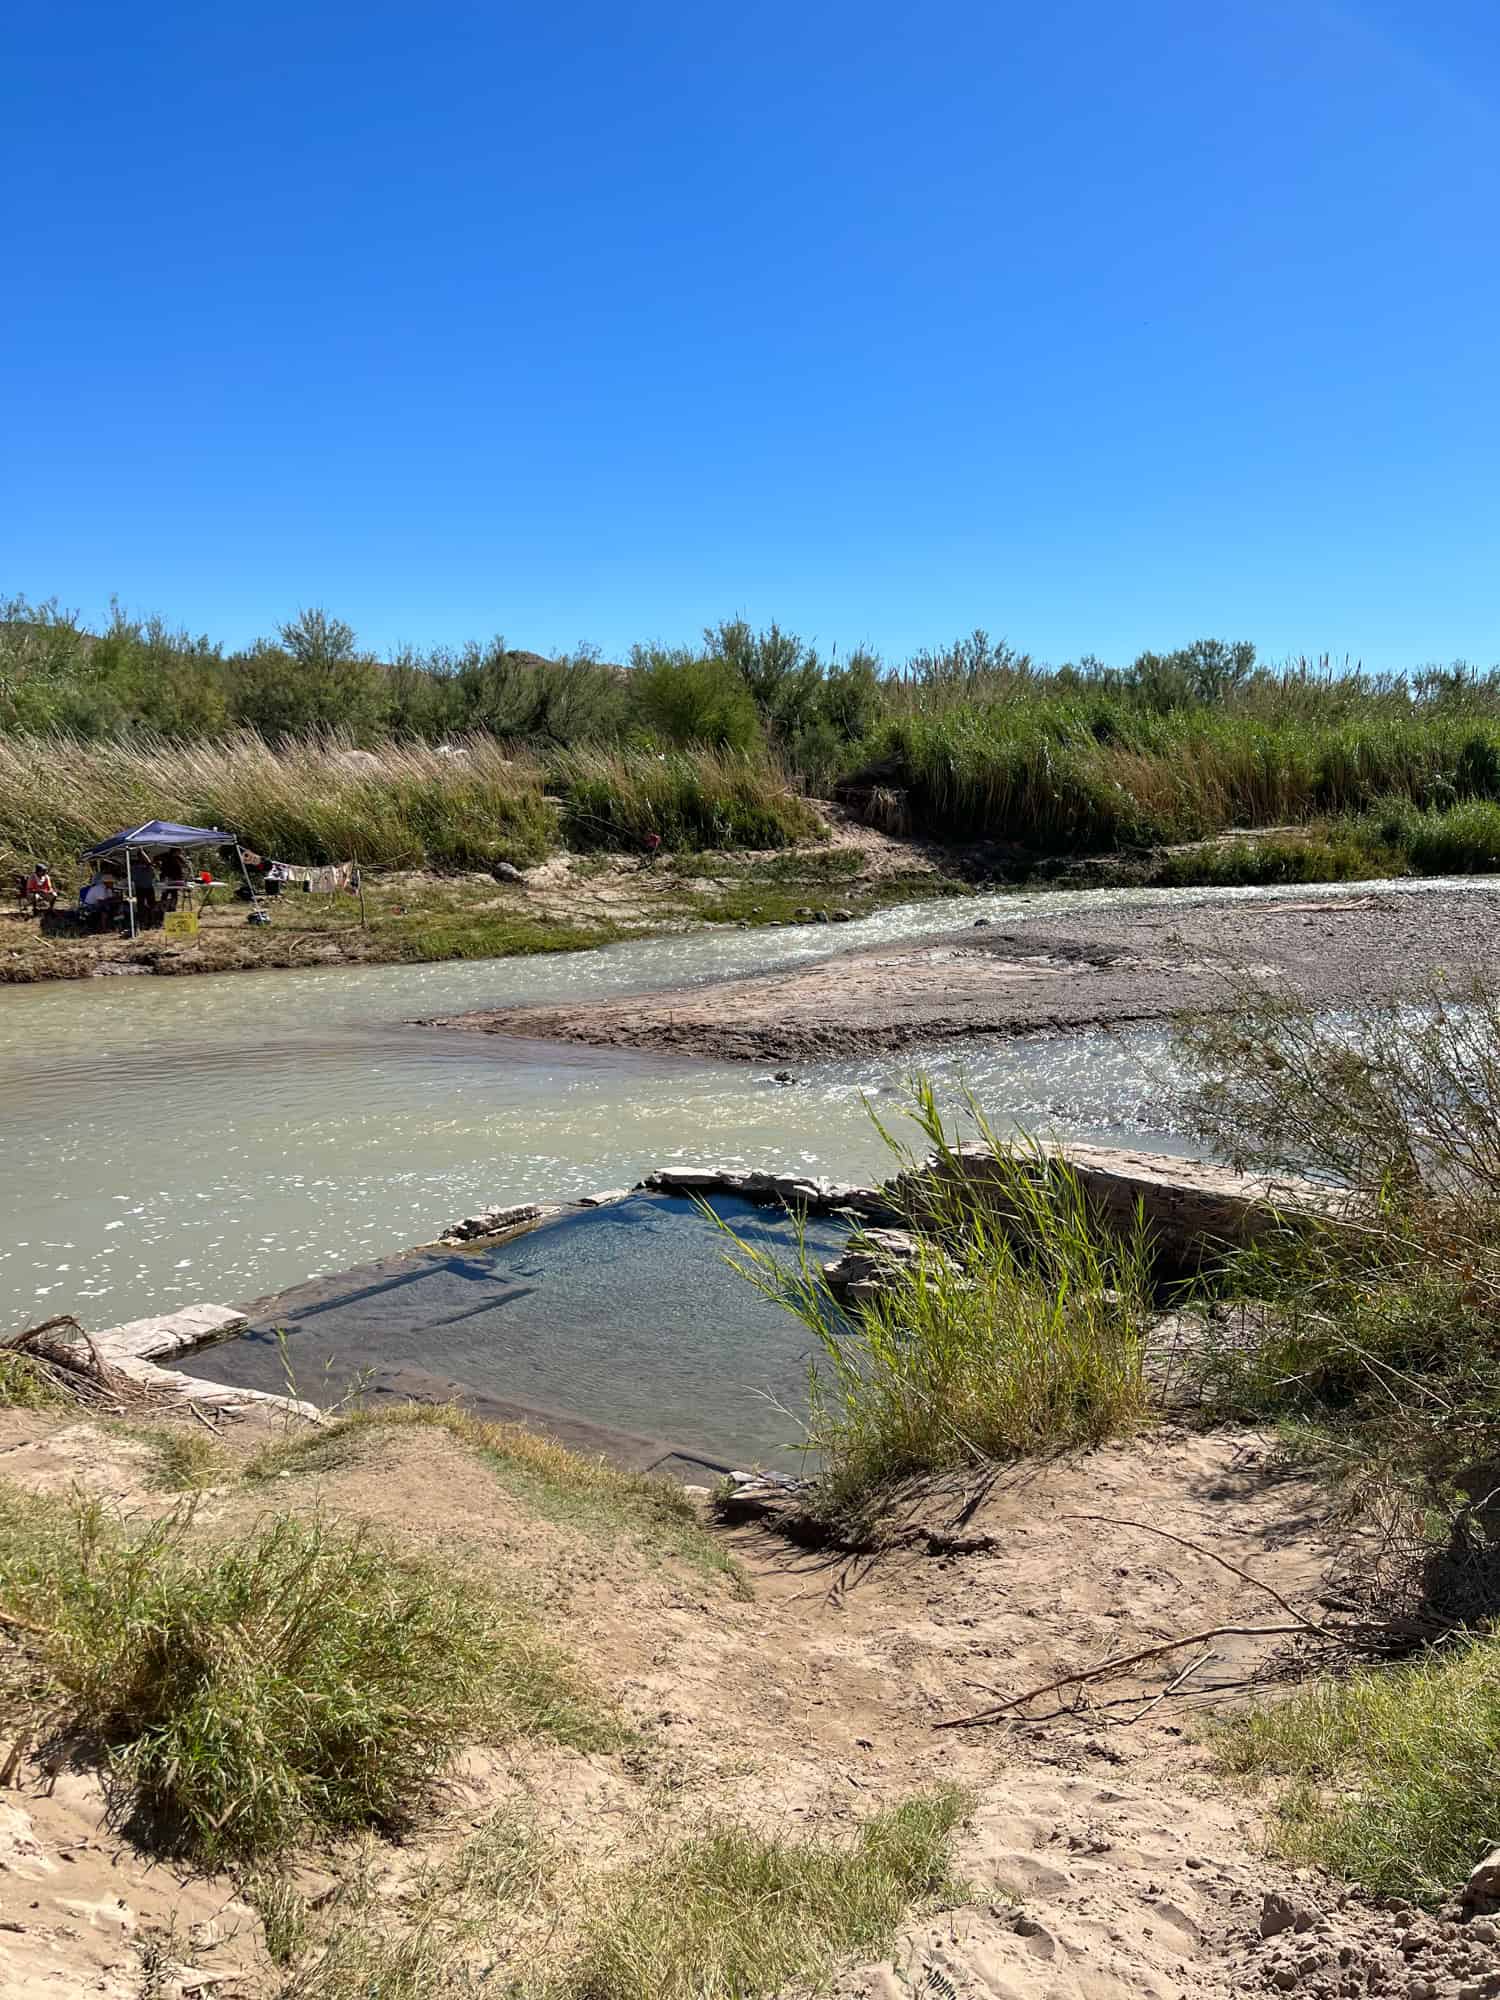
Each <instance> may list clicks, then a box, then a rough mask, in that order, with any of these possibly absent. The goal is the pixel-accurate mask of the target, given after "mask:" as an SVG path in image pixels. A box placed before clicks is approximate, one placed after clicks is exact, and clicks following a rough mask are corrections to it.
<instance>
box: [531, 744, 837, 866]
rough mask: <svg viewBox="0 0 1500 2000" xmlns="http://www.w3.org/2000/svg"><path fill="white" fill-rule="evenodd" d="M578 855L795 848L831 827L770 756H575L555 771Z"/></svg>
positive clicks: (565, 758) (570, 840)
mask: <svg viewBox="0 0 1500 2000" xmlns="http://www.w3.org/2000/svg"><path fill="white" fill-rule="evenodd" d="M552 778H553V783H554V784H555V785H556V787H557V789H558V791H559V792H560V793H561V795H562V798H563V802H564V803H563V824H564V827H565V829H566V833H567V839H568V844H569V846H571V847H575V848H584V849H587V848H601V847H602V848H624V849H627V850H633V849H639V848H641V847H643V845H644V844H645V842H646V841H647V839H648V837H649V836H651V835H653V834H654V835H655V836H657V838H659V840H660V841H661V844H662V846H663V847H666V848H671V849H678V850H684V851H692V850H695V849H700V848H719V847H731V848H732V847H748V848H768V847H789V846H791V845H792V844H793V842H795V841H798V840H809V839H813V838H815V837H816V836H817V835H818V834H819V833H820V832H821V830H822V827H821V822H820V821H819V819H818V817H817V815H816V813H815V812H813V811H812V809H811V808H810V807H809V806H808V805H807V803H806V802H805V801H804V800H803V799H801V798H799V797H798V796H797V795H796V793H795V792H794V791H793V789H792V785H791V781H790V779H789V778H788V777H787V775H786V773H785V772H784V771H782V770H781V769H780V768H779V767H778V766H777V765H776V764H775V763H774V762H771V761H768V760H767V759H766V758H765V757H764V756H759V757H757V756H748V755H744V754H741V753H740V752H737V751H732V750H707V749H700V750H685V751H673V752H671V753H670V754H655V753H652V752H650V751H633V752H629V753H627V752H624V751H607V750H573V751H567V752H565V753H563V754H562V755H560V756H559V757H558V758H557V759H556V760H555V762H554V764H553V767H552Z"/></svg>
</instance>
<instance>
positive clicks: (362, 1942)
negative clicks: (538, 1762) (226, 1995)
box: [253, 1810, 556, 2000]
mask: <svg viewBox="0 0 1500 2000" xmlns="http://www.w3.org/2000/svg"><path fill="white" fill-rule="evenodd" d="M555 1863H556V1856H555V1855H554V1853H553V1852H552V1850H551V1849H550V1848H549V1847H548V1844H547V1843H546V1842H545V1841H544V1840H543V1839H542V1838H541V1837H540V1836H539V1835H538V1833H537V1831H536V1829H535V1828H534V1826H532V1825H531V1824H530V1822H529V1820H527V1819H525V1818H523V1817H522V1816H521V1814H520V1813H518V1812H516V1811H513V1810H506V1811H502V1812H499V1813H497V1814H496V1815H495V1816H494V1817H493V1818H492V1819H490V1820H489V1821H487V1822H486V1823H485V1824H484V1825H482V1826H480V1827H479V1828H478V1829H477V1830H476V1831H475V1832H474V1833H472V1834H471V1835H470V1836H469V1838H468V1839H467V1840H466V1841H465V1842H464V1843H463V1845H462V1846H461V1847H460V1848H459V1850H458V1852H457V1854H456V1855H454V1856H453V1857H452V1859H451V1860H449V1861H448V1862H446V1863H445V1864H442V1865H436V1866H434V1865H431V1864H428V1865H426V1866H423V1867H421V1868H419V1869H418V1870H417V1871H416V1873H415V1875H414V1876H413V1878H412V1879H411V1881H410V1882H409V1883H408V1884H407V1885H406V1886H405V1888H404V1889H403V1891H402V1892H401V1893H400V1894H399V1895H397V1896H395V1897H387V1896H383V1895H382V1894H380V1893H379V1891H378V1890H377V1889H376V1888H375V1886H374V1885H373V1884H372V1883H371V1881H370V1880H369V1877H368V1873H367V1872H365V1873H356V1874H355V1875H354V1876H353V1878H352V1879H351V1880H349V1881H347V1882H345V1883H344V1884H343V1885H342V1887H341V1890H340V1894H339V1898H338V1903H337V1905H336V1909H335V1914H334V1919H333V1922H332V1924H331V1925H330V1926H328V1928H327V1929H326V1931H325V1932H324V1934H323V1935H322V1936H321V1937H318V1938H317V1939H316V1941H314V1939H313V1929H314V1926H313V1923H312V1922H311V1921H310V1915H311V1913H310V1912H309V1910H308V1908H307V1906H306V1903H305V1901H304V1899H303V1898H302V1897H301V1896H300V1895H298V1894H297V1892H296V1890H295V1889H289V1888H288V1886H287V1885H286V1884H285V1883H283V1882H281V1881H278V1880H275V1879H272V1878H268V1879H266V1880H265V1881H264V1882H263V1883H258V1884H256V1885H255V1887H254V1891H253V1893H254V1899H255V1901H256V1904H257V1907H258V1908H259V1910H260V1913H261V1918H262V1921H263V1922H264V1923H265V1926H266V1944H267V1950H268V1952H269V1954H270V1956H271V1959H272V1961H273V1963H275V1964H278V1965H281V1966H283V1967H286V1968H287V1976H286V1978H285V1979H284V1981H283V1982H282V1983H281V1984H280V1985H279V1986H278V1987H277V1989H276V1994H277V2000H430V1996H432V1995H436V1994H444V1995H449V1996H454V2000H459V1996H464V1995H479V1994H488V1993H491V1992H494V1991H495V1990H496V1989H495V1987H494V1985H493V1979H492V1975H493V1973H494V1970H495V1966H496V1962H497V1960H503V1959H505V1958H508V1957H510V1956H511V1954H512V1952H513V1949H514V1947H515V1942H516V1929H517V1925H518V1923H519V1922H520V1921H521V1920H522V1919H523V1918H524V1917H525V1916H526V1914H527V1913H528V1911H529V1910H530V1909H531V1908H532V1907H533V1906H534V1905H535V1904H536V1903H537V1901H538V1899H539V1898H540V1896H541V1894H542V1892H543V1890H544V1889H545V1888H546V1887H547V1885H548V1883H549V1881H550V1879H551V1877H552V1874H553V1871H554V1868H555ZM503 1990H505V1991H507V1992H509V1993H512V1994H513V1993H515V1992H516V1990H517V1989H516V1988H515V1986H514V1985H512V1986H509V1987H507V1988H505V1989H503Z"/></svg>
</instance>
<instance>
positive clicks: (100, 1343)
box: [94, 1305, 249, 1364]
mask: <svg viewBox="0 0 1500 2000" xmlns="http://www.w3.org/2000/svg"><path fill="white" fill-rule="evenodd" d="M248 1324H249V1320H248V1318H247V1316H246V1315H245V1314H244V1313H242V1312H240V1311H239V1310H238V1309H237V1308H236V1307H234V1306H213V1305H200V1306H184V1307H183V1308H182V1310H181V1311H180V1312H174V1313H157V1314H153V1315H152V1316H151V1317H150V1318H149V1319H132V1320H127V1321H126V1322H125V1324H124V1325H123V1326H112V1327H109V1328H107V1329H106V1330H105V1331H104V1332H103V1333H96V1334H95V1335H94V1345H95V1346H96V1347H97V1348H98V1349H99V1352H100V1353H101V1354H102V1355H103V1356H104V1358H105V1360H106V1361H113V1362H115V1363H117V1364H118V1363H120V1362H123V1361H127V1360H129V1361H163V1360H166V1359H168V1358H169V1357H170V1356H171V1355H174V1354H186V1353H188V1352H189V1350H190V1349H192V1348H194V1347H202V1346H203V1344H204V1342H205V1341H209V1340H224V1339H226V1338H227V1337H228V1335H230V1334H231V1333H238V1332H239V1331H240V1330H241V1328H242V1327H245V1326H247V1325H248Z"/></svg>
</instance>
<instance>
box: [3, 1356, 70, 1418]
mask: <svg viewBox="0 0 1500 2000" xmlns="http://www.w3.org/2000/svg"><path fill="white" fill-rule="evenodd" d="M67 1403H68V1398H67V1397H66V1396H65V1395H64V1394H63V1392H62V1390H61V1389H60V1388H59V1387H58V1386H57V1384H56V1383H55V1382H54V1381H53V1380H52V1378H51V1376H49V1375H48V1374H47V1372H46V1371H45V1369H43V1368H41V1367H39V1366H38V1364H37V1362H36V1361H35V1359H34V1358H33V1357H32V1356H31V1355H29V1354H17V1353H14V1352H6V1351H5V1350H4V1349H0V1410H46V1409H54V1408H57V1409H62V1408H66V1407H67Z"/></svg>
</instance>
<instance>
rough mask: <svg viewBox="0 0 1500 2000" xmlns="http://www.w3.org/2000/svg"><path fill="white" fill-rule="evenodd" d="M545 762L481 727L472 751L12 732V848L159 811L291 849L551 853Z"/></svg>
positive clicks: (377, 860)
mask: <svg viewBox="0 0 1500 2000" xmlns="http://www.w3.org/2000/svg"><path fill="white" fill-rule="evenodd" d="M543 789H544V786H543V772H542V768H541V766H540V765H539V764H538V763H537V762H536V761H535V760H534V759H532V758H530V757H527V756H524V755H522V756H511V755H508V754H507V753H506V751H505V749H504V747H503V746H502V745H500V744H498V743H496V742H494V741H492V740H490V739H489V738H483V737H480V738H475V739H474V740H473V741H471V742H469V743H467V744H465V745H464V746H463V754H462V755H460V756H443V755H440V754H439V753H438V752H437V751H435V750H430V749H427V748H425V747H422V746H414V745H407V744H386V745H384V746H383V747H382V748H381V749H380V750H379V751H378V752H376V751H366V750H356V749H354V748H353V747H352V746H351V745H349V744H347V743H340V742H339V741H337V740H336V739H330V740H322V741H311V742H306V743H297V744H293V745H291V746H289V747H286V748H282V749H278V750H273V749H272V748H271V747H270V746H269V745H268V744H266V743H264V742H262V740H261V739H260V738H259V737H258V736H254V735H250V734H247V733H242V734H240V735H237V736H233V737H230V738H228V739H226V740H225V741H223V742H218V743H194V744H181V743H168V742H165V741H162V740H159V739H153V738H150V737H135V738H129V739H125V740H122V741H118V742H104V743H93V744H80V743H76V742H73V741H71V740H69V739H66V738H61V737H16V736H10V737H0V853H4V854H6V855H8V856H9V857H11V858H12V859H16V858H18V857H19V858H28V857H30V856H31V855H33V854H39V855H40V856H41V857H42V858H43V859H44V860H47V861H50V862H51V863H52V865H53V867H55V868H65V867H66V866H67V863H68V862H69V860H70V858H71V857H72V856H74V855H76V854H78V853H79V852H81V851H82V849H84V848H85V847H88V846H90V845H92V843H93V842H95V841H96V840H100V839H102V838H103V837H104V836H105V835H106V834H109V833H113V832H115V831H116V829H118V828H120V827H126V826H132V825H138V824H140V823H141V822H142V821H144V820H148V819H175V820H181V821H183V822H185V823H187V824H189V825H195V826H212V827H222V828H223V829H224V830H225V831H226V832H228V833H233V834H237V835H238V836H239V837H240V838H241V839H242V840H243V842H244V843H245V845H246V846H247V847H251V848H253V849H255V850H256V851H257V852H259V853H262V854H270V855H274V856H275V857H276V858H277V859H278V860H284V861H293V862H303V863H316V862H323V861H339V860H355V861H360V862H362V863H364V864H365V865H366V866H368V867H384V868H419V867H422V866H424V865H427V866H433V867H439V868H443V867H451V868H476V867H487V866H489V865H491V864H492V863H493V862H495V861H498V860H510V861H515V862H528V861H536V860H539V859H540V858H541V857H542V855H543V854H544V853H545V852H546V851H547V848H548V846H549V845H550V844H551V843H552V842H553V840H554V838H555V835H554V826H555V820H554V815H553V812H552V809H551V808H550V807H549V806H548V805H547V803H546V801H545V798H544V796H543Z"/></svg>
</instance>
